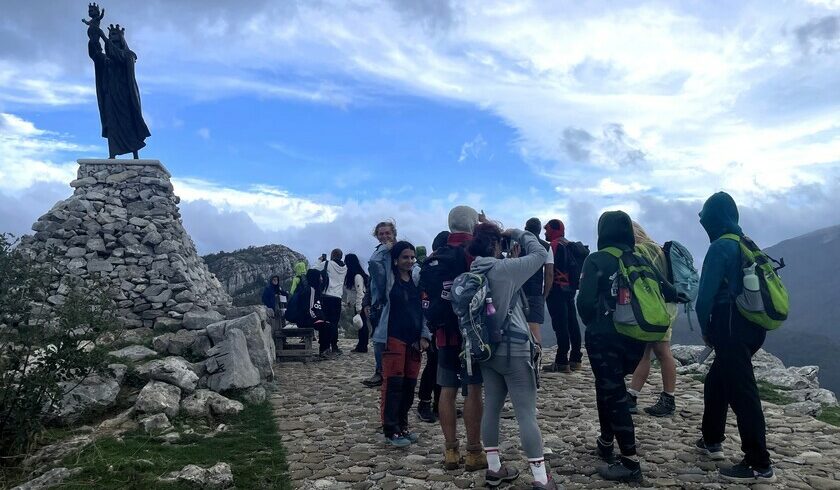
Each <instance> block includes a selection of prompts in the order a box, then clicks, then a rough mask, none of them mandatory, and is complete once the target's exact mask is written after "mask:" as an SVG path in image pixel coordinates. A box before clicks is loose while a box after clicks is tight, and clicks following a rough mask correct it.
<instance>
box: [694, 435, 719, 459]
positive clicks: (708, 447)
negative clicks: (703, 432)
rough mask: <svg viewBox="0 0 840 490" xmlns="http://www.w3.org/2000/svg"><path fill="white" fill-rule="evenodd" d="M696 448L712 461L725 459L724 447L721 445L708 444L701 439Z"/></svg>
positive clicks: (695, 445) (696, 443) (695, 444)
mask: <svg viewBox="0 0 840 490" xmlns="http://www.w3.org/2000/svg"><path fill="white" fill-rule="evenodd" d="M694 447H696V448H697V449H699V450H700V452H702V453H704V454H705V455H706V456H708V457H709V458H711V459H714V460H721V459H723V445H721V444H720V443H717V444H708V443H706V441H704V440H703V438H702V437H701V438H700V439H698V440H697V442H695V443H694Z"/></svg>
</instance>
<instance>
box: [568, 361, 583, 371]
mask: <svg viewBox="0 0 840 490" xmlns="http://www.w3.org/2000/svg"><path fill="white" fill-rule="evenodd" d="M569 369H571V370H572V371H580V370H581V369H583V364H582V363H580V362H570V363H569Z"/></svg>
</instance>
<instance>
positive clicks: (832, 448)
mask: <svg viewBox="0 0 840 490" xmlns="http://www.w3.org/2000/svg"><path fill="white" fill-rule="evenodd" d="M342 342H343V345H342V348H343V349H344V350H345V354H343V355H341V356H340V357H338V358H337V359H334V360H327V361H320V362H311V363H308V364H303V363H283V364H280V365H279V366H277V367H276V372H277V374H278V378H279V385H280V387H279V390H278V391H277V392H276V393H275V394H274V396H273V398H272V404H273V406H274V414H275V417H276V419H277V424H278V427H279V428H280V432H281V434H282V439H283V443H284V445H285V447H286V449H287V453H288V454H287V459H288V462H289V472H290V474H291V478H292V482H293V483H292V484H293V486H294V487H295V488H305V489H313V488H314V489H372V488H375V489H380V488H381V489H384V490H396V489H404V488H405V489H408V488H411V489H428V488H432V489H449V488H481V487H483V486H484V477H483V472H478V473H465V472H464V471H463V470H457V471H445V470H444V469H443V465H442V463H441V461H442V459H443V437H442V435H441V432H440V428H439V426H438V425H437V424H426V423H423V422H421V421H420V420H418V419H417V418H416V414H415V412H413V411H412V420H413V424H414V425H413V427H412V429H413V430H414V431H415V432H417V433H419V434H420V436H421V439H420V441H419V442H418V443H417V444H414V445H412V446H410V447H409V448H406V449H395V448H391V447H387V446H386V445H385V443H384V442H383V439H382V437H381V435H380V433H379V431H378V428H379V417H378V403H379V391H378V390H376V389H371V388H366V387H364V386H363V385H362V384H361V383H360V382H361V381H362V380H363V379H365V378H367V377H368V376H370V374H371V373H372V371H373V364H374V361H373V354H372V352H371V353H369V354H353V353H350V352H349V351H350V349H351V348H352V346H353V344H352V343H350V341H344V340H343V341H342ZM552 351H553V349H547V352H546V355H545V358H551V357H552V356H553V352H552ZM542 380H543V381H542V387H541V388H540V391H539V400H538V409H539V423H540V428H541V429H542V433H543V438H544V439H545V447H546V453H547V455H546V456H547V458H548V460H549V466H550V468H551V472H552V473H553V475H554V478H555V479H556V480H557V482H558V483H560V484H563V485H564V486H565V487H566V488H607V487H618V488H624V487H625V486H619V485H614V484H613V483H611V482H606V481H604V480H602V479H601V478H600V477H599V476H598V475H597V474H596V469H597V467H598V465H599V464H600V462H599V460H597V459H596V457H595V456H594V454H593V451H594V444H595V437H596V436H597V426H598V424H597V413H596V410H595V393H594V387H593V379H592V373H591V371H590V370H589V366H588V363H587V361H586V359H584V370H583V371H579V372H576V373H573V374H550V375H545V376H543V378H542ZM650 382H652V384H649V385H648V386H646V387H645V391H644V392H643V393H642V396H641V397H640V398H639V406H640V408H641V407H645V406H648V405H650V404H653V403H654V402H655V398H656V396H657V393H658V388H657V386H659V383H660V378H659V373H658V371H656V370H654V372H652V373H651V377H650ZM702 390H703V386H702V384H701V383H699V382H697V381H695V380H693V379H691V378H688V377H681V378H680V379H679V380H678V384H677V413H676V414H675V415H674V416H673V417H669V418H661V419H658V418H654V417H650V416H647V415H637V416H635V421H636V435H637V438H638V444H639V454H640V456H641V458H642V468H643V470H644V473H645V482H644V484H643V485H642V486H643V487H662V488H709V489H712V488H746V487H744V486H739V485H728V484H724V483H722V482H721V481H720V480H719V478H718V476H717V472H716V470H717V467H718V464H716V463H715V462H712V461H708V460H706V459H704V458H703V457H701V456H700V455H699V454H698V453H696V452H694V451H693V450H692V444H693V443H694V441H695V440H696V439H697V437H698V429H699V425H700V420H701V416H702V409H703V403H702ZM765 414H766V417H767V425H768V446H769V449H770V452H771V455H772V458H773V461H774V462H775V464H776V468H777V475H778V477H779V479H778V481H777V482H776V483H775V484H773V485H753V487H752V488H754V489H756V490H758V489H760V488H801V489H811V488H814V489H840V463H838V460H840V428H838V427H833V426H830V425H828V424H825V423H822V422H819V421H817V420H815V419H813V418H811V417H807V416H802V417H792V416H787V415H785V414H784V412H783V410H782V408H781V407H778V406H775V405H772V404H765ZM503 417H504V418H503V427H502V433H503V442H502V452H503V456H502V460H503V461H504V462H507V464H510V465H513V466H515V467H517V468H519V469H520V470H521V471H522V476H521V477H520V478H519V480H518V481H517V482H515V483H514V484H513V485H511V486H509V487H508V488H511V489H527V488H530V485H529V484H530V480H531V479H530V472H529V471H528V469H527V462H526V461H525V459H524V456H523V455H522V454H521V453H520V452H519V436H518V432H517V428H516V421H515V420H514V419H513V411H512V410H510V407H507V409H506V411H505V413H504V414H503ZM459 433H460V435H461V439H462V441H464V435H463V424H462V423H461V422H460V421H459ZM727 435H728V439H727V441H726V442H725V443H724V450H725V451H726V455H727V459H726V460H725V461H723V462H722V464H732V463H737V462H738V461H740V457H741V454H740V451H739V447H740V441H739V438H738V432H737V429H736V428H735V426H734V415H732V414H730V427H729V428H728V429H727ZM463 444H465V442H462V445H463Z"/></svg>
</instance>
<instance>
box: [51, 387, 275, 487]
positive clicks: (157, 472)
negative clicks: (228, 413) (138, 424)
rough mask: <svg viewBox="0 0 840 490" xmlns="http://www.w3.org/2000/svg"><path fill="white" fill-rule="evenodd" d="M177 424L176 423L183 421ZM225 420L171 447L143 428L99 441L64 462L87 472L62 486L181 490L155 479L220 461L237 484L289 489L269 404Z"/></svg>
mask: <svg viewBox="0 0 840 490" xmlns="http://www.w3.org/2000/svg"><path fill="white" fill-rule="evenodd" d="M175 422H176V423H175V425H176V426H177V425H178V423H179V422H182V421H178V420H176V421H175ZM227 423H228V425H229V429H228V431H226V432H222V433H220V434H218V435H216V436H215V437H212V438H204V437H203V436H201V435H187V436H184V437H182V439H181V441H180V442H178V443H177V444H172V445H163V444H160V443H158V442H155V441H153V440H152V439H151V438H150V437H149V436H147V435H145V434H142V433H139V432H138V433H132V434H127V435H125V436H124V437H123V438H122V440H117V439H114V438H105V439H101V440H99V441H97V442H96V443H95V444H92V445H90V446H89V447H87V448H85V449H84V450H83V451H82V452H81V453H80V454H78V455H75V456H72V457H70V458H68V460H65V461H64V464H65V465H66V466H68V467H81V468H82V469H83V470H82V473H80V474H79V475H77V476H75V477H73V478H72V479H70V480H67V481H66V482H65V484H64V485H62V488H74V489H88V488H106V489H107V488H111V489H141V488H182V487H181V486H180V485H168V486H165V485H162V484H160V483H158V482H157V478H158V477H160V476H162V475H165V474H167V473H169V472H170V471H177V470H180V469H181V468H183V467H184V466H186V465H188V464H196V465H198V466H201V467H209V466H212V465H214V464H216V463H218V462H225V463H229V464H230V465H231V470H232V472H233V479H234V484H235V485H236V486H237V487H238V488H283V489H285V488H290V485H289V480H288V476H287V471H288V466H287V464H286V458H285V452H284V450H283V448H282V446H281V444H280V436H279V434H278V432H277V427H276V425H275V423H274V419H273V417H272V413H271V406H270V405H269V404H268V403H267V402H266V403H263V404H260V405H246V408H245V410H244V411H243V412H242V413H240V414H239V415H238V416H236V417H232V418H231V419H230V420H228V421H227ZM183 488H186V487H183Z"/></svg>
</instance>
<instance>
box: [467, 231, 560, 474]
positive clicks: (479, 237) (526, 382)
mask: <svg viewBox="0 0 840 490" xmlns="http://www.w3.org/2000/svg"><path fill="white" fill-rule="evenodd" d="M502 237H509V238H511V239H513V240H514V241H516V242H517V244H518V245H516V246H514V252H513V253H512V254H511V255H512V257H510V258H506V259H501V258H500V257H501V251H502V246H501V243H502ZM520 248H521V249H522V250H524V251H525V252H526V254H525V255H524V256H523V257H518V253H517V252H518V250H519V249H520ZM468 252H469V253H470V255H472V256H474V257H476V259H475V260H474V261H473V263H472V266H471V267H470V272H473V273H477V274H484V275H485V277H486V278H487V282H488V286H489V289H490V295H491V297H492V301H493V305H494V306H495V308H496V314H495V315H492V316H490V317H488V321H490V322H495V323H496V325H494V327H496V328H498V329H499V330H501V331H502V337H503V340H502V342H501V343H500V344H498V345H496V346H495V348H494V352H493V356H492V357H491V358H490V359H489V360H487V361H485V362H482V363H481V364H480V366H481V376H482V377H483V378H484V415H483V417H482V419H481V440H482V442H483V444H484V450H485V451H486V452H487V465H488V468H487V471H486V473H485V481H486V483H487V484H488V485H490V486H492V487H496V486H499V485H501V484H502V483H505V482H512V481H514V480H516V479H517V478H518V476H519V472H518V470H516V469H511V468H509V467H505V466H502V463H501V460H500V457H499V422H500V418H501V413H502V408H503V407H504V404H505V398H506V397H507V396H508V395H510V399H511V402H512V403H513V410H514V413H515V415H516V421H517V423H518V425H519V436H520V439H521V442H522V447H523V449H524V451H525V455H526V456H527V458H528V463H529V465H530V467H531V472H532V473H533V476H534V481H533V483H532V484H531V485H532V488H534V489H543V488H549V489H556V488H557V484H556V483H555V482H554V480H553V479H552V478H551V475H550V474H549V473H548V471H547V470H546V467H545V457H544V456H543V441H542V435H541V433H540V428H539V426H538V425H537V379H536V375H537V374H536V370H537V369H539V364H535V362H534V360H535V359H537V358H538V354H539V352H540V351H541V337H540V331H539V328H538V327H534V328H531V327H529V325H528V322H527V320H526V319H525V313H524V311H523V306H522V293H521V291H520V290H521V288H522V285H523V284H524V283H525V282H526V281H527V280H528V279H529V278H530V277H531V276H532V275H533V274H534V273H535V272H537V271H538V270H540V268H541V267H542V266H543V265H544V264H545V261H546V256H547V255H548V252H547V251H546V249H545V247H543V246H542V245H541V244H540V242H539V240H538V239H537V237H535V236H534V235H533V234H532V233H530V232H526V231H522V230H506V231H504V232H502V231H501V229H500V228H499V227H498V226H497V225H495V224H493V223H489V222H488V223H481V224H479V225H477V226H476V227H475V231H474V232H473V239H472V242H471V243H470V245H469V247H468Z"/></svg>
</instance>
